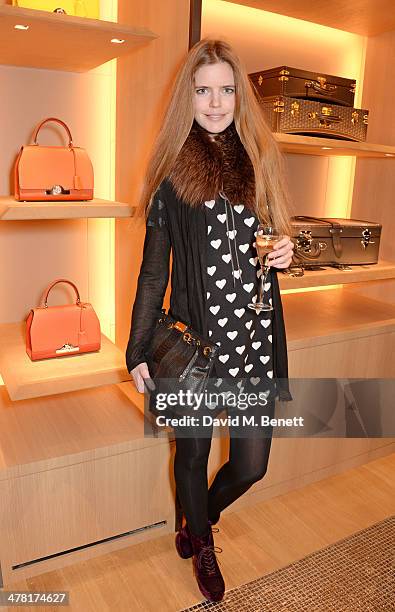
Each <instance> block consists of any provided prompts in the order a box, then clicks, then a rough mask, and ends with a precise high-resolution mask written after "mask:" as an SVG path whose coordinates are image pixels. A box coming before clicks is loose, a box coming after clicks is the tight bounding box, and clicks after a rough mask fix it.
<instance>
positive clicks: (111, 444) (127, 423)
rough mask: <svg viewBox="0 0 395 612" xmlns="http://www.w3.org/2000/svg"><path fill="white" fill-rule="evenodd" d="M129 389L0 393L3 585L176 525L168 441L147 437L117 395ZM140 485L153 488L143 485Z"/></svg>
mask: <svg viewBox="0 0 395 612" xmlns="http://www.w3.org/2000/svg"><path fill="white" fill-rule="evenodd" d="M129 385H130V383H123V384H122V385H119V386H118V385H110V386H104V387H100V388H97V389H87V390H83V391H78V392H72V393H67V394H59V395H54V396H51V397H45V398H36V399H30V400H22V401H20V402H12V401H11V400H10V399H9V397H8V394H7V392H6V390H5V388H4V387H2V388H0V497H1V499H2V501H3V503H2V504H1V507H0V538H1V542H2V549H1V551H0V563H1V567H2V572H3V578H4V580H5V581H11V582H12V581H13V580H19V579H20V577H23V576H32V575H35V574H37V573H41V572H43V571H48V570H50V569H53V568H57V567H63V566H65V565H67V564H69V563H73V562H75V561H76V559H87V558H92V557H93V556H95V555H100V554H103V553H104V552H108V551H110V550H114V549H115V548H119V547H122V546H128V545H132V544H134V543H135V542H140V541H143V540H146V539H149V538H152V537H158V536H159V535H160V534H162V533H168V532H169V531H171V530H172V529H173V528H174V503H173V495H172V485H171V482H170V481H169V479H170V472H169V459H170V455H169V453H170V448H169V445H168V442H167V440H166V439H158V438H153V437H147V436H145V422H144V418H143V416H142V415H141V413H140V412H139V411H138V410H136V408H135V407H134V405H133V404H132V403H131V402H130V401H129V399H128V398H127V394H125V393H122V390H121V389H122V387H123V386H129ZM146 479H148V480H149V482H150V483H151V484H152V487H146V484H145V483H146ZM103 492H105V493H103ZM27 506H28V507H29V512H28V513H26V507H27ZM157 522H159V525H157V526H153V527H150V526H151V525H154V524H155V523H157ZM146 526H147V527H148V528H147V529H143V530H142V532H136V533H133V534H130V535H128V534H127V535H125V536H123V537H122V538H120V539H115V540H110V541H109V542H104V543H99V544H95V545H94V546H92V547H89V548H86V549H83V550H81V551H74V552H69V553H67V554H65V555H60V556H55V557H54V558H53V559H50V560H46V561H40V562H39V563H35V564H33V565H28V566H26V567H25V568H21V569H18V570H12V569H11V567H12V566H13V565H15V564H16V563H20V562H24V561H22V559H24V560H25V561H27V562H28V561H29V560H32V559H34V558H37V557H38V558H41V556H44V555H45V554H46V553H49V554H55V555H56V554H57V553H60V552H63V551H65V550H69V549H70V548H73V547H76V546H82V547H84V546H85V545H86V544H89V543H90V542H97V541H99V540H102V539H104V538H108V537H110V538H111V537H113V536H117V535H118V534H122V533H126V532H129V531H131V530H133V529H140V528H141V527H146Z"/></svg>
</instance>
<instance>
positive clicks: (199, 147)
mask: <svg viewBox="0 0 395 612" xmlns="http://www.w3.org/2000/svg"><path fill="white" fill-rule="evenodd" d="M169 179H170V181H171V182H172V184H173V186H174V188H175V191H176V193H177V196H178V197H179V198H181V199H182V200H184V201H185V202H186V203H187V204H190V205H191V206H201V205H203V203H204V202H205V201H208V200H214V199H215V198H216V196H217V195H218V192H219V191H221V190H222V189H223V191H224V192H225V194H226V196H227V198H228V199H229V201H230V202H231V204H233V205H236V204H244V205H245V206H247V208H249V209H251V210H254V206H255V179H254V169H253V166H252V164H251V161H250V159H249V157H248V155H247V152H246V150H245V148H244V146H243V144H242V143H241V141H240V138H239V135H238V133H237V130H236V127H235V125H234V123H231V125H230V126H229V127H228V128H226V130H224V131H223V132H221V133H220V134H216V135H215V136H213V135H211V134H210V133H209V132H207V131H206V130H205V129H204V128H202V127H201V126H200V125H199V124H198V123H197V122H196V121H195V122H194V123H193V125H192V128H191V131H190V133H189V135H188V137H187V139H186V141H185V143H184V144H183V146H182V149H181V151H180V153H179V155H178V157H177V159H176V162H175V164H174V167H173V170H172V172H171V173H170V176H169ZM222 185H223V187H222Z"/></svg>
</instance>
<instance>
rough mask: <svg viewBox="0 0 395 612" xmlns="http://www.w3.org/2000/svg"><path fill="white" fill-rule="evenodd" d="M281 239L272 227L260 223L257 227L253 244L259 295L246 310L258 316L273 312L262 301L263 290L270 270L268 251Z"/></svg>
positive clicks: (271, 307) (271, 308) (269, 306)
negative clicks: (257, 266) (258, 275)
mask: <svg viewBox="0 0 395 612" xmlns="http://www.w3.org/2000/svg"><path fill="white" fill-rule="evenodd" d="M281 238H282V236H281V234H280V233H279V232H278V231H277V229H276V228H275V227H273V226H272V225H263V224H262V223H260V224H259V225H258V229H257V232H256V241H255V243H256V250H257V255H258V259H259V263H260V266H261V271H262V274H261V280H260V284H259V293H258V296H257V299H256V302H255V303H253V302H252V303H250V304H248V308H251V310H255V312H256V313H257V314H260V313H261V312H262V311H263V312H267V311H269V310H273V306H271V305H270V304H266V303H265V302H264V301H263V290H264V286H265V283H266V279H267V275H268V272H269V268H270V266H268V265H267V263H268V262H267V257H268V255H269V253H270V251H272V250H273V247H274V245H275V244H276V242H278V240H281Z"/></svg>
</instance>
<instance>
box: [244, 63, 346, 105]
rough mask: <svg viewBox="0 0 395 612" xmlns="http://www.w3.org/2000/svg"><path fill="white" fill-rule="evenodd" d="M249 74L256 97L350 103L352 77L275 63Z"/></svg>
mask: <svg viewBox="0 0 395 612" xmlns="http://www.w3.org/2000/svg"><path fill="white" fill-rule="evenodd" d="M249 77H250V79H251V81H252V82H253V84H254V85H255V89H256V91H257V93H258V95H259V97H260V98H262V99H266V98H270V97H272V96H278V95H281V96H289V97H291V98H304V99H306V100H317V101H319V102H329V103H330V104H340V105H342V106H354V93H355V83H356V82H355V80H354V79H345V78H343V77H338V76H333V75H330V74H323V73H318V72H310V71H308V70H300V69H299V68H290V67H289V66H278V67H277V68H271V69H270V70H261V71H260V72H253V73H251V74H249Z"/></svg>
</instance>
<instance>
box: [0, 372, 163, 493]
mask: <svg viewBox="0 0 395 612" xmlns="http://www.w3.org/2000/svg"><path fill="white" fill-rule="evenodd" d="M131 386H132V383H131V382H124V383H121V384H119V385H104V386H102V387H98V388H96V389H83V390H80V391H74V392H71V393H67V394H57V395H51V396H49V397H40V398H31V399H25V400H21V401H19V402H16V403H15V402H13V401H11V400H10V398H9V396H8V394H7V391H6V390H5V388H4V387H0V431H1V436H0V481H1V480H3V479H5V478H10V477H12V476H15V477H18V476H22V475H27V474H31V473H36V472H38V471H41V470H48V469H57V468H61V467H65V466H70V465H72V464H75V463H81V462H82V461H89V460H94V459H96V460H97V459H100V458H105V457H108V456H109V455H115V454H120V453H124V452H128V451H134V450H141V449H143V448H148V447H151V446H157V445H160V444H166V443H167V441H166V440H165V439H164V438H153V437H149V436H145V435H144V417H143V415H142V414H141V412H140V411H139V410H137V409H136V407H135V406H134V405H133V403H131V401H130V400H129V399H128V397H127V392H126V393H125V389H124V388H125V387H131Z"/></svg>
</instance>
